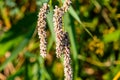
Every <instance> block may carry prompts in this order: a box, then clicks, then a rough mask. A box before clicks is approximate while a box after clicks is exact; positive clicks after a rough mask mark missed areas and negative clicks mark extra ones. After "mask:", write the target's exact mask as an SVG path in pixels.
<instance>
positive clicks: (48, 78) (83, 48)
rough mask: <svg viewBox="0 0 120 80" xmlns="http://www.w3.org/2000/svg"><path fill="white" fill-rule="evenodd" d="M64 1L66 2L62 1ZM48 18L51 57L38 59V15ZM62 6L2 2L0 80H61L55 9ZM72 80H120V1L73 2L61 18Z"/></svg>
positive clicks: (28, 0) (32, 0)
mask: <svg viewBox="0 0 120 80" xmlns="http://www.w3.org/2000/svg"><path fill="white" fill-rule="evenodd" d="M63 1H64V0H63ZM44 2H48V4H50V12H49V14H48V15H47V36H48V39H47V41H48V45H47V53H48V54H47V57H46V58H45V59H43V58H42V57H41V56H40V53H39V51H40V50H39V38H38V35H37V29H36V23H37V17H38V16H37V15H38V12H39V9H40V7H41V6H42V3H44ZM55 5H58V6H62V0H50V1H48V0H0V80H63V79H64V72H63V59H62V58H61V59H57V58H56V55H55V39H54V31H53V28H54V27H53V21H52V16H53V9H54V7H55ZM63 22H64V25H63V26H64V30H65V31H67V32H68V33H69V38H70V43H71V47H70V49H71V58H72V62H71V63H72V68H73V75H74V77H73V79H74V80H120V0H72V5H71V7H70V8H69V11H68V13H65V15H64V17H63Z"/></svg>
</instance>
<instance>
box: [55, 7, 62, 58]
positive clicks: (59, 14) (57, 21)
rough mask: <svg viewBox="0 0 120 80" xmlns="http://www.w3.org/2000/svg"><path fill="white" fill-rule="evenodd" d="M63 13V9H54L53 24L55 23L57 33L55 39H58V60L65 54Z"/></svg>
mask: <svg viewBox="0 0 120 80" xmlns="http://www.w3.org/2000/svg"><path fill="white" fill-rule="evenodd" d="M63 14H64V13H63V11H62V9H61V8H58V7H57V6H55V9H54V15H53V22H54V32H55V38H56V55H57V57H58V58H60V57H61V54H62V53H63V48H64V44H63V38H64V35H63V29H62V16H63Z"/></svg>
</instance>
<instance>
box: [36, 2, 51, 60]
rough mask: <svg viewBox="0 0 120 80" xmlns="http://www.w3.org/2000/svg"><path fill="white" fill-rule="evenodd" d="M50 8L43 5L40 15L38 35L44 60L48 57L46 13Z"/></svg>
mask: <svg viewBox="0 0 120 80" xmlns="http://www.w3.org/2000/svg"><path fill="white" fill-rule="evenodd" d="M48 8H49V6H48V4H47V3H44V4H43V7H42V8H41V9H40V12H39V15H38V22H37V26H38V35H39V39H40V53H41V56H42V57H43V58H44V57H45V56H46V46H47V41H46V37H47V35H46V13H47V10H48Z"/></svg>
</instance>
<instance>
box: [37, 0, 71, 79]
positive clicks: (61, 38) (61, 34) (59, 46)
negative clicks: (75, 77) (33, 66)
mask: <svg viewBox="0 0 120 80" xmlns="http://www.w3.org/2000/svg"><path fill="white" fill-rule="evenodd" d="M70 4H71V1H70V0H66V1H65V2H64V3H63V6H62V7H61V8H59V7H57V6H55V9H54V15H53V22H54V23H53V24H54V32H55V39H56V55H57V58H60V57H61V56H62V54H63V55H64V74H65V80H72V68H71V58H70V48H69V47H70V43H69V39H68V33H67V32H65V31H64V30H63V28H62V27H63V22H62V17H63V15H64V13H65V12H67V10H68V8H69V6H70ZM48 8H49V6H48V5H47V3H45V4H44V5H43V7H42V8H41V9H40V12H39V15H38V23H37V24H38V25H37V26H38V35H39V38H40V53H41V56H42V57H43V58H44V57H45V56H46V45H47V41H46V37H47V36H46V29H45V28H46V14H47V10H48Z"/></svg>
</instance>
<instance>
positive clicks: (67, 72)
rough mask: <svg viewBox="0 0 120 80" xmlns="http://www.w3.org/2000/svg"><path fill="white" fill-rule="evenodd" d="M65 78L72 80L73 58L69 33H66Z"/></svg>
mask: <svg viewBox="0 0 120 80" xmlns="http://www.w3.org/2000/svg"><path fill="white" fill-rule="evenodd" d="M64 75H65V79H64V80H72V79H73V76H72V68H71V58H70V43H69V38H68V33H67V32H65V33H64Z"/></svg>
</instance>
